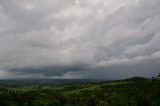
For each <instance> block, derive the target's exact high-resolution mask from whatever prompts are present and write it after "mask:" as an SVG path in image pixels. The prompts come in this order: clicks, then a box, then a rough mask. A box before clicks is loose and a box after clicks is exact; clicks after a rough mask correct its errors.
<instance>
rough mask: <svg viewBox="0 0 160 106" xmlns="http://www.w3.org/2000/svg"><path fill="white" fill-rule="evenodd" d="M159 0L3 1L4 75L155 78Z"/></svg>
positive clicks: (0, 46) (159, 54)
mask: <svg viewBox="0 0 160 106" xmlns="http://www.w3.org/2000/svg"><path fill="white" fill-rule="evenodd" d="M159 45H160V0H0V79H8V78H67V79H75V78H78V79H79V78H85V79H88V78H91V79H122V78H129V77H133V76H142V77H152V76H153V75H157V74H158V73H160V46H159Z"/></svg>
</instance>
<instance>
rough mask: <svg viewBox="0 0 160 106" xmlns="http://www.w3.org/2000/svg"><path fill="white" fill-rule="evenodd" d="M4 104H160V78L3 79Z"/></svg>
mask: <svg viewBox="0 0 160 106" xmlns="http://www.w3.org/2000/svg"><path fill="white" fill-rule="evenodd" d="M0 105H1V106H160V80H159V79H158V78H154V79H146V78H140V77H134V78H130V79H126V80H117V81H96V80H80V79H79V80H64V79H63V80H47V79H39V80H27V79H25V80H1V81H0Z"/></svg>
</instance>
